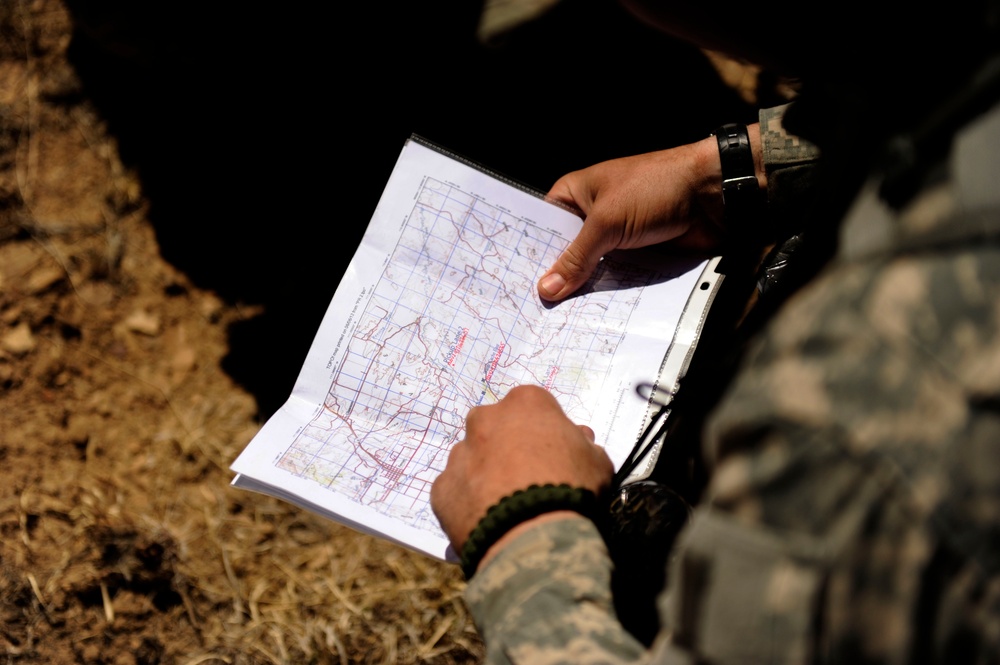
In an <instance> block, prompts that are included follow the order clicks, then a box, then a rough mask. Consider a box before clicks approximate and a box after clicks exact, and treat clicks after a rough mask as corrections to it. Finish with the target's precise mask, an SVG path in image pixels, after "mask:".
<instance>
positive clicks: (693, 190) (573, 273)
mask: <svg viewBox="0 0 1000 665" xmlns="http://www.w3.org/2000/svg"><path fill="white" fill-rule="evenodd" d="M548 198H550V199H554V200H556V201H560V202H562V203H565V204H567V205H569V206H572V207H575V208H577V209H579V210H580V211H581V212H582V213H583V214H584V216H585V218H584V225H583V229H581V231H580V234H579V235H578V236H577V237H576V239H575V240H574V241H573V242H572V243H571V244H570V246H569V247H568V248H567V249H566V250H565V251H564V252H563V253H562V255H561V256H560V257H559V258H558V259H557V260H556V262H555V264H554V265H553V266H552V267H551V268H550V269H549V270H548V271H547V272H546V273H545V274H544V275H543V276H542V277H541V279H540V280H539V281H538V293H539V295H540V296H541V297H542V298H544V299H545V300H549V301H558V300H562V299H563V298H565V297H567V296H569V295H571V294H572V293H573V292H574V291H576V290H577V289H578V288H580V287H581V286H582V285H583V284H584V282H586V281H587V278H588V277H590V275H591V273H593V272H594V269H595V268H596V266H597V263H598V261H600V259H601V257H603V256H604V255H605V254H607V253H608V252H610V251H611V250H614V249H631V248H638V247H647V246H649V245H654V244H657V243H661V242H666V241H671V244H672V245H673V246H674V247H676V248H677V249H678V250H682V251H689V252H692V253H695V252H699V253H709V252H711V251H712V250H714V249H716V248H717V247H718V246H719V245H720V244H721V239H722V227H721V219H722V212H723V210H722V169H721V165H720V160H719V149H718V142H717V141H716V139H715V138H714V137H711V136H710V137H708V138H707V139H704V140H702V141H698V142H697V143H692V144H689V145H684V146H680V147H677V148H672V149H669V150H661V151H659V152H651V153H647V154H643V155H636V156H633V157H625V158H622V159H613V160H610V161H607V162H601V163H600V164H595V165H594V166H591V167H589V168H586V169H583V170H580V171H574V172H572V173H569V174H567V175H564V176H563V177H562V178H560V179H559V180H558V181H556V183H555V184H554V185H553V186H552V189H550V190H549V193H548Z"/></svg>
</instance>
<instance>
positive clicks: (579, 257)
mask: <svg viewBox="0 0 1000 665" xmlns="http://www.w3.org/2000/svg"><path fill="white" fill-rule="evenodd" d="M614 248H615V244H614V242H613V241H612V240H610V239H609V238H608V237H607V235H606V234H604V233H602V232H601V231H600V224H597V223H594V221H593V220H592V219H590V218H588V219H587V222H586V223H584V225H583V228H582V229H580V233H579V235H577V236H576V238H575V239H574V240H573V242H571V243H570V245H569V247H567V248H566V249H565V250H564V251H563V253H562V254H561V255H560V256H559V258H558V259H556V262H555V263H554V264H553V265H552V267H551V268H549V269H548V271H546V273H545V274H544V275H542V277H541V279H539V280H538V295H540V296H541V297H542V298H543V299H544V300H549V301H553V302H555V301H559V300H562V299H563V298H565V297H567V296H569V295H570V294H572V293H573V292H574V291H576V290H577V289H579V288H580V287H581V286H583V284H584V282H586V281H587V278H589V277H590V275H591V274H592V273H593V272H594V269H595V268H596V267H597V264H598V262H599V261H600V260H601V257H602V256H604V255H605V254H606V253H607V252H609V251H611V250H612V249H614Z"/></svg>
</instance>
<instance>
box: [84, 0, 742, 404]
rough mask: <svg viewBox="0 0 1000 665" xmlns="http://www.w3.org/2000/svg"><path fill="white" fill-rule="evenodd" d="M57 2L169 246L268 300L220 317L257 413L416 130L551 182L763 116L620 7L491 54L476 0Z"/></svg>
mask: <svg viewBox="0 0 1000 665" xmlns="http://www.w3.org/2000/svg"><path fill="white" fill-rule="evenodd" d="M67 4H68V5H69V8H70V10H71V12H72V14H73V17H74V22H75V25H76V28H75V33H74V37H73V41H72V45H71V60H72V62H73V64H74V66H75V67H76V69H77V71H78V72H79V74H80V77H81V79H82V81H83V85H84V94H85V95H87V97H88V98H90V99H92V100H93V102H94V103H95V104H96V105H97V107H98V109H99V111H100V112H101V113H102V115H103V116H104V117H105V118H106V119H107V121H108V122H109V125H110V128H111V131H112V133H113V134H114V135H115V136H116V138H117V139H118V141H119V145H120V149H121V155H122V158H123V159H124V160H125V162H126V163H127V164H128V165H129V166H130V167H132V168H135V169H136V170H137V172H138V173H139V175H140V177H141V180H142V183H143V187H144V191H145V193H146V195H147V196H148V198H149V200H150V202H151V210H150V218H151V220H152V222H153V224H154V226H155V230H156V235H157V239H158V242H159V244H160V247H161V251H162V254H163V257H164V258H165V260H167V261H169V262H170V263H172V264H173V265H175V266H176V267H177V268H178V269H180V270H182V271H184V272H185V273H186V274H187V275H189V276H190V278H191V279H192V280H193V281H194V282H195V283H196V284H197V285H199V286H200V287H202V288H206V289H211V290H214V291H215V292H217V293H218V294H219V295H220V296H221V297H223V298H225V299H226V300H227V301H229V302H235V303H248V304H261V305H263V306H264V312H265V313H264V314H263V315H262V316H260V317H257V318H255V319H253V320H250V321H247V322H244V323H241V324H239V325H237V326H234V327H233V328H232V329H231V331H230V339H231V351H230V354H229V356H228V357H227V358H226V359H225V361H224V367H225V369H226V371H227V372H229V373H230V375H231V376H232V377H233V378H234V379H235V380H236V381H237V382H239V383H240V384H242V385H243V386H245V387H246V388H247V389H248V390H249V391H251V392H252V393H253V394H254V395H255V396H256V398H257V402H258V407H259V410H260V417H261V419H262V420H263V419H264V418H267V417H268V416H270V415H271V413H273V411H274V410H276V409H277V408H278V407H279V406H280V405H281V403H282V402H283V401H284V400H285V399H286V398H287V396H288V394H289V392H290V391H291V388H292V385H293V383H294V381H295V378H296V376H297V373H298V369H299V366H300V364H301V362H302V360H303V358H304V357H305V354H306V351H307V350H308V347H309V344H310V342H311V340H312V336H313V333H314V332H315V330H316V327H317V326H318V324H319V322H320V320H321V318H322V316H323V313H324V311H325V309H326V307H327V304H328V303H329V300H330V298H331V297H332V295H333V292H334V290H335V289H336V286H337V283H338V281H339V279H340V276H341V275H342V274H343V272H344V270H345V268H346V267H347V265H348V263H349V261H350V258H351V256H352V255H353V253H354V250H355V248H356V247H357V244H358V242H359V241H360V239H361V236H362V234H363V232H364V229H365V226H366V224H367V222H368V219H369V217H370V216H371V213H372V211H373V210H374V208H375V205H376V203H377V201H378V197H379V195H380V193H381V191H382V187H383V185H384V183H385V181H386V179H387V177H388V175H389V172H390V171H391V170H392V167H393V164H394V163H395V160H396V157H397V155H398V154H399V151H400V149H401V148H402V145H403V142H404V141H405V139H406V138H407V137H408V136H409V135H410V134H411V133H416V134H420V135H421V136H423V137H425V138H427V139H430V140H431V141H434V142H436V143H439V144H441V145H442V146H444V147H446V148H449V149H451V150H453V151H455V152H458V153H460V154H462V155H464V156H466V157H468V158H470V159H472V160H475V161H478V162H481V163H483V164H485V165H487V166H489V167H491V168H493V169H494V170H497V171H499V172H501V173H503V174H505V175H507V176H509V177H511V178H514V179H516V180H519V181H521V182H523V183H526V184H528V185H531V186H533V187H536V188H540V189H547V188H548V187H549V185H550V184H551V183H552V182H553V181H554V180H555V179H556V178H558V177H559V176H560V175H562V174H563V173H565V172H567V171H570V170H574V169H577V168H582V167H584V166H587V165H590V164H592V163H595V162H597V161H601V160H604V159H609V158H612V157H617V156H623V155H627V154H634V153H638V152H646V151H649V150H653V149H658V148H662V147H668V146H671V145H677V144H680V143H684V142H688V141H691V140H695V139H698V138H702V137H704V136H706V135H707V134H708V133H709V132H710V131H711V130H712V129H714V128H715V127H717V126H718V125H719V124H721V123H723V122H727V121H734V120H747V121H752V120H754V119H755V112H754V111H753V110H752V109H750V108H747V107H746V105H745V104H743V103H742V102H741V101H740V99H739V98H738V97H737V96H736V95H735V93H733V92H732V91H731V90H730V89H729V88H727V87H725V86H724V85H722V84H721V83H720V82H719V80H718V78H717V77H716V74H715V72H714V70H713V69H712V68H711V67H710V65H709V64H708V62H707V60H706V59H705V58H704V57H703V56H702V54H701V53H700V52H699V51H697V50H696V49H694V48H692V47H689V46H687V45H684V44H680V43H677V42H675V41H672V40H670V39H669V38H667V37H664V36H662V35H660V34H659V33H657V32H655V31H653V30H652V29H650V28H648V27H647V26H645V25H643V24H641V23H640V22H638V21H637V20H636V19H634V18H633V17H632V16H631V15H629V14H627V13H626V12H625V11H624V10H623V9H621V8H620V7H619V6H618V5H617V4H615V3H613V2H606V3H600V2H594V3H567V4H568V5H571V7H567V8H560V9H558V10H556V11H555V12H553V13H552V15H550V16H549V17H548V18H547V19H545V20H543V21H540V22H539V23H538V24H537V25H535V26H533V27H532V28H531V29H530V30H528V31H527V32H526V33H525V34H524V35H523V36H522V37H520V38H519V39H518V40H517V41H516V42H511V43H509V44H508V45H507V46H506V47H505V48H499V49H486V48H484V47H482V46H480V45H479V44H478V43H477V42H476V40H475V26H476V22H477V19H478V13H479V9H478V6H477V3H468V2H459V1H457V0H453V1H451V2H445V3H437V4H435V5H432V6H427V5H415V6H409V5H408V6H406V7H404V8H397V7H393V8H391V9H390V8H388V7H386V6H384V5H378V4H375V3H366V4H364V5H360V4H359V5H352V6H348V8H346V9H344V8H343V7H339V6H338V8H337V11H336V12H333V11H330V12H324V13H320V12H318V11H317V12H315V13H310V12H308V11H304V10H303V9H301V8H299V10H298V11H297V12H294V13H292V12H289V11H288V10H287V8H285V7H282V8H281V9H278V8H275V7H270V8H268V9H267V10H260V9H256V8H251V7H249V6H246V5H236V4H235V3H226V4H224V5H223V4H220V3H198V4H197V5H195V4H191V5H188V4H185V3H176V2H173V3H166V2H147V3H133V2H128V1H127V0H115V1H110V2H102V3H99V4H98V3H88V2H85V1H84V0H68V2H67ZM411 4H412V3H411ZM331 9H332V7H331Z"/></svg>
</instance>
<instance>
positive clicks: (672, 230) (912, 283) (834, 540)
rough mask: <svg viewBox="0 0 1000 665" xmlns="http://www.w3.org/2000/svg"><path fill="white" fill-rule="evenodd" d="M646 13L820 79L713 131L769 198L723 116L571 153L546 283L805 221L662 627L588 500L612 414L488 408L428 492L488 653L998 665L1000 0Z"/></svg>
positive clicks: (599, 480) (561, 293) (494, 657)
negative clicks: (599, 428)
mask: <svg viewBox="0 0 1000 665" xmlns="http://www.w3.org/2000/svg"><path fill="white" fill-rule="evenodd" d="M488 4H489V3H488ZM498 4H500V5H505V6H508V7H509V6H510V5H512V4H517V3H510V2H507V3H498ZM539 4H541V5H545V4H552V3H551V2H550V3H544V2H543V3H533V5H535V6H537V5H539ZM670 4H671V5H676V4H684V3H670ZM776 4H777V5H782V4H783V3H780V2H779V3H776ZM630 5H632V6H633V8H634V9H635V11H636V13H638V14H640V15H641V16H642V17H643V18H644V19H646V20H648V21H650V22H653V23H655V24H657V25H660V26H661V27H663V28H664V29H665V30H667V31H670V32H672V33H674V34H679V35H683V36H684V37H686V38H690V39H694V40H697V42H698V43H699V44H702V45H706V46H710V47H713V48H724V49H726V50H729V51H730V52H732V53H734V54H736V55H740V56H744V57H748V58H753V59H754V60H755V61H756V62H759V63H761V64H763V65H765V66H767V67H770V68H772V69H774V70H776V71H781V72H783V73H790V74H794V75H797V76H800V77H801V81H802V87H801V95H800V96H799V97H797V98H796V99H795V100H794V101H793V102H792V104H791V105H790V106H789V107H787V108H781V109H772V110H765V111H762V112H761V122H760V124H759V125H754V126H750V127H748V128H745V129H744V128H742V127H735V128H732V127H729V128H726V129H725V130H723V131H722V132H720V133H722V134H725V133H728V132H733V135H734V136H735V139H734V142H735V143H734V145H735V149H736V150H737V151H739V152H741V153H743V154H744V156H745V152H746V145H745V144H749V151H750V153H751V156H752V167H751V168H752V172H751V173H750V174H749V175H751V176H752V177H753V179H754V182H755V184H756V185H757V188H756V190H755V191H757V192H766V199H767V207H768V210H767V212H766V214H763V215H761V214H758V213H759V212H760V211H759V210H758V211H755V210H754V207H755V206H756V205H758V202H757V201H755V197H753V196H750V195H746V194H745V193H744V194H740V193H739V192H738V191H737V189H734V187H735V185H734V181H735V180H737V179H741V178H743V179H745V178H746V177H747V175H748V174H747V173H746V172H745V168H746V167H745V164H744V165H743V166H742V167H741V166H739V164H738V162H732V163H730V162H729V160H728V157H727V156H726V155H725V154H720V146H721V145H722V143H723V141H722V140H721V139H720V138H719V137H709V138H707V139H705V140H704V141H701V142H698V143H695V144H692V145H688V146H681V147H678V148H674V149H671V150H666V151H659V152H654V153H649V154H646V155H640V156H636V157H631V158H626V159H622V160H613V161H611V162H605V163H602V164H598V165H596V166H593V167H591V168H589V169H584V170H583V171H578V172H574V173H571V174H568V175H567V176H564V177H563V178H562V179H560V180H559V181H558V182H557V183H556V184H555V185H554V186H553V188H552V191H551V196H553V197H554V198H557V199H560V200H563V201H566V202H569V203H571V204H573V205H576V206H577V207H579V208H580V209H581V210H582V211H583V212H584V213H586V219H585V225H584V228H583V231H582V232H581V234H580V237H579V238H578V239H577V240H576V241H575V242H574V244H573V245H572V246H571V247H570V249H569V250H567V252H566V253H565V254H564V255H563V256H562V257H561V258H560V259H559V260H558V261H557V263H556V264H555V265H554V266H553V267H552V269H551V270H550V271H549V272H548V273H546V274H545V275H544V276H542V278H541V280H540V282H539V285H538V288H539V293H540V295H541V296H542V297H544V298H547V299H551V300H558V299H561V298H563V297H565V296H566V295H568V294H570V293H572V291H573V290H574V289H575V288H577V287H578V286H579V285H580V284H581V283H582V282H583V280H584V279H585V278H586V276H587V274H588V273H589V271H590V270H591V269H592V268H593V266H594V265H595V264H596V262H597V260H598V259H599V258H600V256H602V255H603V254H604V253H606V252H607V251H608V250H610V249H613V248H616V247H621V248H627V247H639V246H643V245H646V244H652V243H658V242H663V241H668V240H672V241H674V242H676V243H677V244H678V245H680V246H684V247H689V248H693V249H697V250H713V249H719V248H721V249H726V248H727V245H726V242H727V240H731V239H733V238H738V239H740V240H741V241H742V240H744V239H746V238H748V237H755V238H758V239H759V240H760V241H761V244H764V243H766V242H772V241H775V240H778V241H780V240H782V239H783V238H785V237H788V236H789V235H790V233H792V232H798V231H803V232H804V234H805V237H807V238H808V242H807V243H806V245H807V247H808V251H806V252H805V253H803V254H802V255H799V256H796V257H795V261H796V263H797V271H796V273H795V274H794V279H790V280H789V282H790V283H791V284H793V285H794V286H795V287H796V290H795V292H794V293H793V294H792V295H791V296H789V297H787V298H781V299H780V300H781V302H780V306H779V307H777V311H775V312H774V314H773V315H771V316H769V317H768V320H767V321H766V323H765V324H764V325H763V326H762V327H761V329H760V331H759V333H757V334H756V335H755V336H754V338H753V339H752V340H751V342H750V344H749V345H748V350H747V353H746V355H745V357H744V358H743V359H742V362H741V365H740V367H739V369H738V371H737V372H736V374H735V377H734V378H733V380H732V382H731V383H730V384H729V385H728V387H727V389H726V391H725V394H724V396H723V397H722V399H721V401H720V402H719V404H718V405H717V407H716V408H715V409H714V411H713V413H712V414H711V416H710V418H709V420H708V422H707V425H706V427H705V429H704V432H703V437H702V441H701V453H702V455H703V456H704V459H705V460H706V464H707V468H708V470H709V476H708V482H707V486H706V488H705V491H704V493H703V494H702V496H701V498H700V501H699V502H698V504H697V505H696V506H695V509H694V515H693V518H692V520H691V521H690V523H689V524H688V525H687V527H686V528H685V529H684V531H683V533H682V534H681V537H680V539H679V541H678V542H677V543H676V545H675V547H674V550H673V553H672V555H671V556H670V557H669V565H670V574H669V577H668V579H669V584H668V585H667V587H666V588H665V589H664V590H663V592H662V594H661V595H660V599H659V610H660V630H659V633H658V634H657V635H656V638H655V640H654V641H653V642H652V644H651V645H650V646H648V647H647V645H646V644H644V643H643V641H641V640H639V639H637V638H636V637H635V636H634V635H633V634H632V633H630V632H629V631H628V630H626V629H625V628H624V627H623V626H622V624H621V622H620V621H619V619H618V617H617V616H616V613H615V604H614V598H613V597H612V591H611V576H612V561H611V558H610V557H609V554H608V550H607V547H606V545H605V542H604V540H603V538H602V535H601V532H600V531H599V529H598V528H597V526H596V525H595V523H594V521H592V519H590V518H591V517H593V516H594V515H595V514H596V511H597V510H598V508H597V506H598V505H599V503H598V502H599V498H600V497H601V496H603V495H605V494H606V492H607V490H608V488H609V486H610V484H611V482H612V475H613V469H612V465H611V463H610V461H609V460H608V458H607V456H606V455H605V454H604V452H603V450H602V449H601V447H600V446H598V445H595V443H594V441H593V432H592V431H591V430H590V429H589V428H587V427H586V426H585V425H578V424H575V423H572V422H570V421H569V420H568V419H567V418H566V416H565V415H564V414H563V413H562V411H561V409H560V407H559V405H558V404H557V403H556V401H555V399H554V398H553V397H552V396H551V395H549V394H548V393H546V392H545V391H544V390H542V389H541V388H537V387H528V386H525V387H521V388H518V389H515V390H513V391H511V392H510V393H509V394H508V395H507V397H506V398H505V399H504V400H502V401H501V402H500V403H498V404H495V405H492V406H486V407H479V408H475V409H473V410H472V411H471V412H470V413H469V416H468V419H467V423H466V424H467V431H466V439H465V441H463V442H462V443H459V444H458V445H457V446H455V448H454V449H453V451H452V453H451V457H450V459H449V461H448V465H447V468H446V469H445V471H444V473H442V474H441V476H440V477H439V479H438V481H437V482H436V483H435V485H434V488H433V493H432V505H433V507H434V510H435V512H436V514H437V515H438V517H439V519H440V521H441V524H442V526H443V527H444V529H445V532H446V533H447V534H448V537H449V538H450V540H451V541H452V544H453V546H454V547H455V548H456V550H457V551H460V552H462V553H463V557H464V558H463V564H464V565H465V567H466V572H467V574H468V575H470V577H471V579H470V582H469V586H468V588H467V591H466V599H467V601H468V603H469V606H470V608H471V610H472V612H473V614H474V616H475V619H476V622H477V625H478V626H479V627H480V629H481V631H482V633H483V636H484V639H485V641H486V645H487V659H488V661H489V662H491V663H507V662H512V663H525V662H530V663H535V662H545V663H588V662H601V663H616V662H656V663H695V662H700V663H720V664H722V663H757V662H829V663H859V662H864V663H904V662H928V663H998V662H1000V243H998V241H1000V187H998V186H997V184H998V182H1000V31H998V22H1000V4H998V3H997V2H995V1H994V2H964V1H963V2H959V3H951V4H950V5H949V6H948V7H947V8H939V10H938V11H935V12H927V13H920V12H918V11H915V10H914V9H913V8H911V7H907V8H900V9H899V11H895V10H893V11H889V10H887V11H885V12H884V14H885V16H884V17H881V16H876V15H874V14H873V13H871V12H868V11H865V9H866V8H865V7H864V6H862V5H855V4H853V3H850V2H847V3H846V4H839V5H838V6H837V7H836V13H834V14H830V15H826V16H823V17H822V18H823V19H824V22H825V23H826V25H825V29H819V28H817V27H816V26H817V23H816V19H815V18H813V17H811V16H806V15H805V12H806V11H807V8H805V7H804V6H803V5H802V4H801V3H787V5H788V6H785V7H782V6H777V7H776V6H774V3H772V5H769V6H768V7H766V8H763V9H762V8H760V7H755V6H748V7H744V8H742V9H740V8H732V7H725V8H719V10H718V11H717V12H716V15H714V16H711V17H706V16H695V14H696V12H695V11H694V10H689V9H688V8H687V7H681V8H677V7H670V12H671V13H670V15H668V13H667V10H666V9H665V7H666V5H667V3H662V4H658V3H654V2H642V3H640V2H632V3H630ZM815 11H820V10H819V9H816V8H814V7H810V8H808V12H809V13H810V14H811V13H812V12H815ZM685 13H686V15H683V14H685ZM862 16H864V19H863V20H861V19H860V18H859V17H862ZM706 18H708V19H712V20H710V21H706V20H705V19H706ZM806 27H808V29H806ZM713 29H715V30H716V31H715V32H713V31H712V30H713ZM764 35H766V36H767V39H762V36H764ZM946 40H951V41H952V43H955V42H956V41H957V42H960V43H961V48H956V49H943V48H939V47H938V45H940V44H942V43H943V42H944V41H946ZM744 131H745V132H746V134H745V136H744V134H743V132H744ZM798 137H807V138H808V139H809V141H805V140H803V139H800V138H798ZM812 144H815V145H816V146H818V149H819V150H820V151H821V153H822V157H821V159H820V161H819V166H818V167H817V169H816V170H813V171H811V173H812V175H811V176H810V177H808V178H803V177H800V176H802V174H803V166H804V165H805V164H806V163H807V162H811V161H812V160H813V159H814V158H815V157H816V154H817V153H816V148H814V147H813V145H812ZM724 152H725V149H723V153H724ZM741 168H743V169H744V171H740V169H741ZM741 182H743V183H744V184H745V182H746V181H745V180H742V181H741ZM724 187H725V196H724V195H723V192H724ZM744 192H745V190H744ZM744 196H746V198H745V199H744V198H743V197H744ZM791 220H794V221H795V222H797V226H795V228H792V226H793V225H792V224H791ZM741 223H749V224H752V225H753V228H750V229H748V228H745V227H744V228H741V227H740V224H741ZM682 390H683V388H682ZM491 507H492V508H491ZM664 565H668V562H667V561H664Z"/></svg>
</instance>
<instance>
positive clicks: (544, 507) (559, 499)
mask: <svg viewBox="0 0 1000 665" xmlns="http://www.w3.org/2000/svg"><path fill="white" fill-rule="evenodd" d="M599 506H600V502H599V500H598V498H597V495H596V494H594V493H593V492H591V491H590V490H587V489H584V488H582V487H571V486H569V485H566V484H560V485H553V484H546V485H531V486H530V487H528V488H526V489H523V490H518V491H516V492H514V493H513V494H510V495H508V496H505V497H504V498H502V499H500V501H498V502H497V503H496V504H494V505H493V506H491V507H490V508H489V510H487V511H486V514H485V515H484V516H483V517H482V519H480V520H479V522H478V523H477V524H476V526H475V528H473V530H472V532H471V533H469V535H468V537H467V538H466V540H465V543H464V544H463V545H462V548H461V553H460V556H461V564H462V572H463V573H465V577H466V579H471V578H472V576H473V575H474V574H475V573H476V571H477V570H478V569H479V567H480V565H481V564H482V561H483V559H484V558H485V556H486V555H487V554H488V553H489V552H490V550H495V551H499V549H502V547H500V548H499V549H498V548H497V545H498V544H500V542H501V540H503V539H504V536H507V535H508V534H511V539H512V538H514V537H516V535H517V534H516V533H513V534H512V533H511V532H514V531H515V529H517V527H522V530H523V529H524V528H527V527H526V524H527V523H528V522H530V521H532V520H535V519H537V518H539V517H544V516H547V515H550V514H555V513H563V512H567V511H572V512H575V513H579V514H580V515H583V516H584V517H587V518H590V519H593V520H596V519H598V511H599ZM548 519H552V518H548ZM507 542H509V540H508V541H507ZM494 553H495V552H494Z"/></svg>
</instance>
